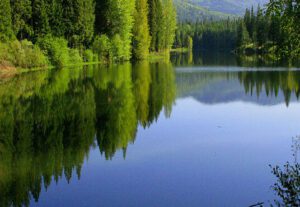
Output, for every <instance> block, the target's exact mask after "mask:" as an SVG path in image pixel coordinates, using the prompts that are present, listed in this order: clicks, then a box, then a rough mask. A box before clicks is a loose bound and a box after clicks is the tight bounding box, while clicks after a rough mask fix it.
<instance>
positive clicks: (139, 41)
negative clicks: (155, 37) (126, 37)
mask: <svg viewBox="0 0 300 207" xmlns="http://www.w3.org/2000/svg"><path fill="white" fill-rule="evenodd" d="M135 7H136V9H135V12H134V26H133V41H132V45H133V56H134V58H136V59H145V58H146V57H147V56H148V54H149V47H150V41H151V38H150V34H149V24H148V3H147V0H136V6H135Z"/></svg>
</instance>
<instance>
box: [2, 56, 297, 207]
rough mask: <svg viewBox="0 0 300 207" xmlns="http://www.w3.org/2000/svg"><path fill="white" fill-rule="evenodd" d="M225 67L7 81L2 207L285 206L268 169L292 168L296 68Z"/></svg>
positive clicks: (150, 66)
mask: <svg viewBox="0 0 300 207" xmlns="http://www.w3.org/2000/svg"><path fill="white" fill-rule="evenodd" d="M177 58H178V57H177ZM189 59H191V58H190V57H187V62H188V60H189ZM225 59H226V58H225ZM227 60H229V61H230V62H226V61H225V62H222V61H221V62H220V61H219V62H218V61H217V62H215V64H203V62H205V63H207V61H206V60H205V61H203V60H201V61H200V63H201V62H202V64H200V63H199V64H196V63H195V60H193V63H192V65H191V64H179V63H180V61H179V62H178V59H176V58H175V59H173V64H172V63H169V62H159V63H147V62H141V63H137V64H134V65H131V64H129V63H126V64H122V65H115V66H110V67H103V66H89V67H84V68H68V69H62V70H51V71H40V72H32V73H27V74H22V75H18V76H15V77H10V78H6V79H1V81H0V198H1V200H0V201H1V206H20V205H25V206H250V205H253V204H256V203H259V202H262V203H264V206H270V204H271V203H274V200H277V201H280V202H282V198H280V196H277V193H278V191H276V189H274V184H275V183H276V182H277V178H276V176H275V175H274V174H273V173H272V168H271V167H270V166H269V165H271V166H279V167H280V169H281V167H282V168H283V165H284V164H285V163H286V162H287V161H289V162H290V163H291V165H294V164H295V163H297V153H298V149H299V147H297V144H298V142H299V140H298V139H297V135H299V134H300V130H299V129H300V128H299V111H300V104H299V101H298V97H299V95H300V88H299V86H300V82H299V81H300V71H298V70H297V68H293V69H287V68H285V67H280V68H278V67H270V66H269V65H268V67H265V66H264V67H257V65H256V66H255V67H252V66H251V65H250V66H249V65H247V66H241V65H239V64H238V63H237V62H234V61H235V59H232V57H231V58H229V59H227ZM209 61H211V60H209ZM212 62H214V61H212ZM196 65H197V66H196Z"/></svg>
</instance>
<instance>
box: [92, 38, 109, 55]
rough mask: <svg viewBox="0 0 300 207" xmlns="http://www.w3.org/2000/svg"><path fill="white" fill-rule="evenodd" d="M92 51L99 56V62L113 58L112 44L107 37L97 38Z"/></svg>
mask: <svg viewBox="0 0 300 207" xmlns="http://www.w3.org/2000/svg"><path fill="white" fill-rule="evenodd" d="M92 50H93V52H94V53H95V54H97V55H98V59H99V60H109V59H110V58H112V52H111V42H110V40H109V38H108V37H107V36H106V35H101V36H96V37H95V39H94V42H93V44H92Z"/></svg>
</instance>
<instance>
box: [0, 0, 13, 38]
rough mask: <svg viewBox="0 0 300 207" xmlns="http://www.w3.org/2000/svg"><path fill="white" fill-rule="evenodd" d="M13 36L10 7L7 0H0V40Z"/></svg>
mask: <svg viewBox="0 0 300 207" xmlns="http://www.w3.org/2000/svg"><path fill="white" fill-rule="evenodd" d="M12 37H13V31H12V22H11V7H10V1H9V0H1V1H0V41H7V40H9V39H11V38H12Z"/></svg>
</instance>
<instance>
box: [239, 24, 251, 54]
mask: <svg viewBox="0 0 300 207" xmlns="http://www.w3.org/2000/svg"><path fill="white" fill-rule="evenodd" d="M249 42H250V38H249V33H248V31H247V29H246V26H245V23H244V22H243V21H240V23H239V25H238V29H237V43H236V44H237V47H238V48H240V47H242V46H244V45H245V44H247V43H249Z"/></svg>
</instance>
